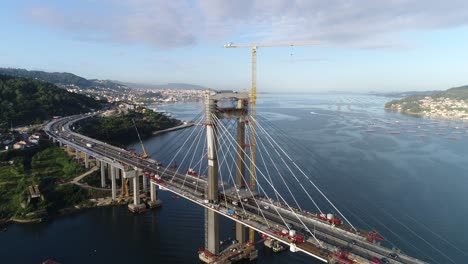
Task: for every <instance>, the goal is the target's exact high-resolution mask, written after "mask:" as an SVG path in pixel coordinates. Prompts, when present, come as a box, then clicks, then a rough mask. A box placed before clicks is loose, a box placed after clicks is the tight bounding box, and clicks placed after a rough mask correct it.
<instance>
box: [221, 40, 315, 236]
mask: <svg viewBox="0 0 468 264" xmlns="http://www.w3.org/2000/svg"><path fill="white" fill-rule="evenodd" d="M318 44H319V42H318V41H303V42H294V43H292V42H291V43H264V44H255V43H252V44H241V45H237V44H233V43H232V42H231V43H229V44H226V45H224V47H225V48H251V50H252V87H251V90H250V115H251V118H250V122H249V123H250V181H249V186H250V188H251V189H255V176H256V175H255V171H256V170H255V146H256V138H255V136H256V131H255V130H256V124H255V122H256V119H255V114H256V104H257V49H258V48H259V47H285V46H291V47H292V46H309V45H318ZM254 236H255V233H254V230H253V229H252V228H250V229H249V241H250V242H254V239H255V237H254Z"/></svg>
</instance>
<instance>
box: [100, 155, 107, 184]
mask: <svg viewBox="0 0 468 264" xmlns="http://www.w3.org/2000/svg"><path fill="white" fill-rule="evenodd" d="M101 187H102V188H106V163H105V162H104V161H103V160H101Z"/></svg>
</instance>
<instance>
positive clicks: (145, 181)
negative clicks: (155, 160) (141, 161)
mask: <svg viewBox="0 0 468 264" xmlns="http://www.w3.org/2000/svg"><path fill="white" fill-rule="evenodd" d="M140 176H141V185H142V189H143V193H144V194H145V195H146V192H147V189H148V186H147V184H148V179H147V178H146V177H145V175H143V171H141V170H138V177H140Z"/></svg>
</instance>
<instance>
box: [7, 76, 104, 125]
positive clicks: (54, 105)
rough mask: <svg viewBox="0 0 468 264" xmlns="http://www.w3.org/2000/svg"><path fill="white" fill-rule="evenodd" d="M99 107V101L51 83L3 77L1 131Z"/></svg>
mask: <svg viewBox="0 0 468 264" xmlns="http://www.w3.org/2000/svg"><path fill="white" fill-rule="evenodd" d="M100 108H101V103H100V102H99V101H96V100H94V99H92V98H89V97H87V96H84V95H80V94H74V93H69V92H67V91H66V90H63V89H60V88H58V87H57V86H55V85H53V84H50V83H46V82H42V81H35V80H30V79H23V78H17V77H10V76H5V75H0V128H8V127H10V125H11V124H12V125H14V126H15V125H24V124H30V123H33V122H36V123H37V122H41V121H43V120H47V119H50V118H51V117H52V116H65V115H72V114H78V113H85V112H89V111H90V110H91V109H100Z"/></svg>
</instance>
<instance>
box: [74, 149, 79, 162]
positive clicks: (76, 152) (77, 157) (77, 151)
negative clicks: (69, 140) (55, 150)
mask: <svg viewBox="0 0 468 264" xmlns="http://www.w3.org/2000/svg"><path fill="white" fill-rule="evenodd" d="M75 158H76V159H77V160H79V159H80V151H79V150H75Z"/></svg>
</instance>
